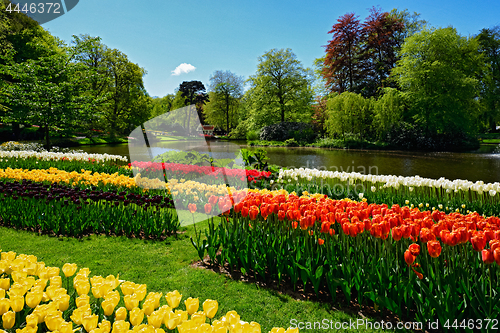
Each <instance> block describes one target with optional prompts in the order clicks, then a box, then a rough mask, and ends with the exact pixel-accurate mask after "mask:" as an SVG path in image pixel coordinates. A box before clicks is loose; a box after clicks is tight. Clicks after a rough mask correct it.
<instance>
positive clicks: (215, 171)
mask: <svg viewBox="0 0 500 333" xmlns="http://www.w3.org/2000/svg"><path fill="white" fill-rule="evenodd" d="M129 166H130V167H131V168H132V169H135V170H137V171H138V172H140V173H141V175H143V176H144V177H149V176H150V175H153V176H155V175H157V174H158V172H160V174H163V176H164V177H166V178H167V179H186V180H196V179H198V178H200V177H203V176H206V175H210V176H211V180H213V181H214V182H219V179H224V177H228V178H234V179H236V180H239V181H242V182H245V185H246V182H247V181H248V182H250V183H252V184H257V183H258V181H265V180H267V179H269V177H270V176H271V172H269V171H258V170H246V169H229V168H221V167H213V166H199V165H188V164H179V163H160V162H137V161H134V162H132V163H130V164H129ZM204 179H206V180H210V179H207V178H204ZM261 185H262V184H261Z"/></svg>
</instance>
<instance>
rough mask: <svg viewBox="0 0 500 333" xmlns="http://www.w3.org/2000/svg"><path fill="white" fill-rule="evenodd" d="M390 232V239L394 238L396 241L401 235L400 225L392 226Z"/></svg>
mask: <svg viewBox="0 0 500 333" xmlns="http://www.w3.org/2000/svg"><path fill="white" fill-rule="evenodd" d="M391 234H392V239H394V240H395V241H396V242H397V241H399V240H400V239H401V238H402V237H403V230H402V229H401V228H400V227H395V228H392V230H391Z"/></svg>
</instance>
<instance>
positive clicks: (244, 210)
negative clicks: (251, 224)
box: [241, 206, 249, 217]
mask: <svg viewBox="0 0 500 333" xmlns="http://www.w3.org/2000/svg"><path fill="white" fill-rule="evenodd" d="M248 213H249V210H248V206H243V208H241V216H243V217H247V216H248Z"/></svg>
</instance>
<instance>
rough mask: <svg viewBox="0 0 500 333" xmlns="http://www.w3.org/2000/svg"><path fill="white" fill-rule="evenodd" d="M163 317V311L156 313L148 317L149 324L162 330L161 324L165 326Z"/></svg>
mask: <svg viewBox="0 0 500 333" xmlns="http://www.w3.org/2000/svg"><path fill="white" fill-rule="evenodd" d="M163 315H164V313H163V312H161V311H154V312H153V313H152V314H150V315H149V316H148V324H149V325H152V326H154V327H155V328H160V326H161V324H163Z"/></svg>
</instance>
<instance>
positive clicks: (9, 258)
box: [0, 251, 16, 261]
mask: <svg viewBox="0 0 500 333" xmlns="http://www.w3.org/2000/svg"><path fill="white" fill-rule="evenodd" d="M0 256H1V258H2V260H5V261H12V260H14V259H16V252H13V251H9V252H2V253H1V254H0Z"/></svg>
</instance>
